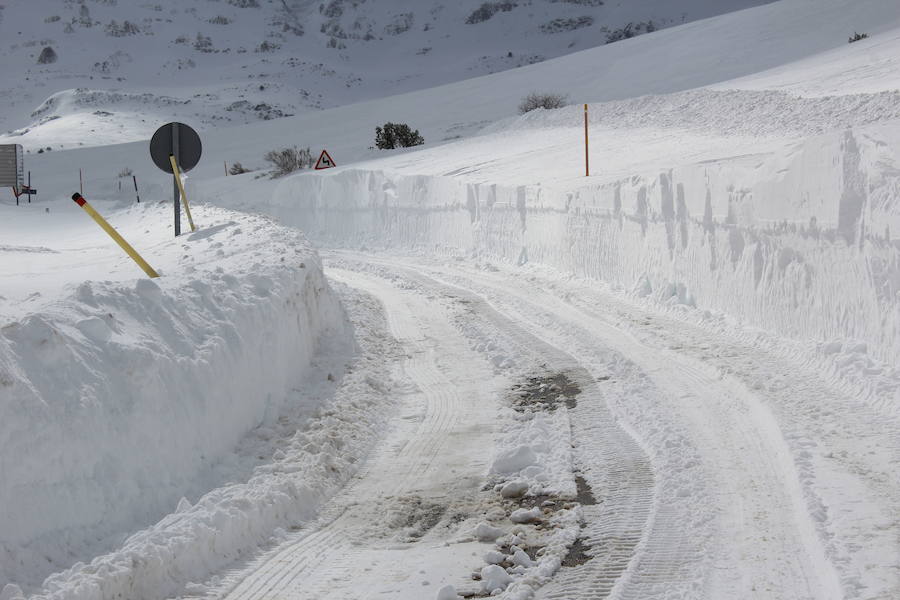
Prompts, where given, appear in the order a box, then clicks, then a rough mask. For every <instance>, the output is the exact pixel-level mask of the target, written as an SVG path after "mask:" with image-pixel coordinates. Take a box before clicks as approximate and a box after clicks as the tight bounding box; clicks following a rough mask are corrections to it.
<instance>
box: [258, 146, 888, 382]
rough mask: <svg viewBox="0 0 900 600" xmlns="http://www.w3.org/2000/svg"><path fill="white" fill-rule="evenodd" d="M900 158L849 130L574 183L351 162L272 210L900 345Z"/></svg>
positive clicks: (345, 239) (335, 234) (339, 241)
mask: <svg viewBox="0 0 900 600" xmlns="http://www.w3.org/2000/svg"><path fill="white" fill-rule="evenodd" d="M898 197H900V169H898V168H897V165H896V161H895V157H893V156H892V155H890V151H889V150H887V149H886V145H885V144H883V143H880V142H877V141H874V140H873V139H871V138H870V136H869V135H867V134H866V133H865V132H859V131H856V130H847V131H842V132H835V133H830V134H823V135H819V136H816V137H811V138H808V139H806V140H805V141H799V142H798V143H797V144H796V146H795V147H792V148H790V149H789V150H784V151H779V152H778V153H776V154H766V155H753V156H745V157H736V158H731V159H724V160H722V161H716V162H709V163H705V164H693V165H688V166H683V167H676V168H671V169H662V170H657V171H655V172H650V173H646V172H645V173H635V174H633V175H631V176H628V177H620V178H617V179H613V180H605V181H601V182H599V183H589V184H586V185H583V186H573V187H570V188H564V187H560V188H554V187H549V186H537V185H535V186H502V185H493V184H490V183H474V182H471V181H466V180H464V179H463V178H459V177H448V176H417V175H414V174H408V173H403V172H392V171H387V170H361V169H347V170H342V171H338V172H334V173H330V174H325V175H313V176H311V175H300V176H297V177H293V178H291V179H288V180H285V181H284V182H283V183H282V184H281V185H280V186H279V187H278V188H277V190H276V192H275V194H274V196H273V198H272V199H271V201H270V202H271V206H268V207H265V210H266V211H267V212H270V213H271V214H273V215H274V216H276V217H278V218H280V219H281V220H282V222H284V223H286V224H290V225H295V226H298V227H300V228H302V229H304V230H305V231H306V232H307V233H308V235H310V236H311V237H312V238H313V239H315V240H318V241H320V242H321V243H323V244H326V245H329V244H330V245H337V246H341V245H344V246H354V247H361V246H366V247H369V248H383V247H403V248H414V249H418V250H422V251H427V252H437V253H459V252H464V253H467V254H469V255H472V256H479V257H484V258H488V259H492V260H498V261H508V262H511V263H518V264H522V263H525V262H527V261H531V262H536V263H540V264H542V265H546V266H549V267H552V268H555V269H559V270H561V271H563V272H565V273H571V274H574V275H577V276H583V277H588V278H594V279H598V280H605V281H607V282H610V283H611V284H613V285H618V286H623V287H625V288H626V289H629V290H633V291H634V292H636V293H638V294H640V295H643V296H653V297H655V298H657V299H658V300H660V301H664V302H678V303H684V304H689V305H694V306H697V307H701V308H704V309H711V310H716V311H721V312H724V313H727V314H729V315H732V316H734V317H737V318H739V319H741V320H742V321H744V322H746V323H749V324H751V325H755V326H758V327H760V328H763V329H766V330H770V331H775V332H777V333H778V334H781V335H784V336H787V337H792V338H803V339H813V340H835V339H837V340H841V341H843V342H846V341H849V340H853V341H854V342H853V346H854V347H855V348H860V347H861V346H860V342H864V343H865V344H866V345H867V349H868V353H869V355H870V356H874V357H877V358H878V359H880V360H881V361H886V362H888V363H890V364H896V363H897V362H898V361H897V357H898V356H900V239H898V238H896V237H893V238H892V233H891V232H894V234H893V235H894V236H896V233H897V232H898V231H900V205H898V203H897V198H898Z"/></svg>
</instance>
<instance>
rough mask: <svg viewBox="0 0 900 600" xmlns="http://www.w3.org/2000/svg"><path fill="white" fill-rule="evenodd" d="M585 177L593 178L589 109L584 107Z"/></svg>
mask: <svg viewBox="0 0 900 600" xmlns="http://www.w3.org/2000/svg"><path fill="white" fill-rule="evenodd" d="M584 176H585V177H590V176H591V167H590V158H589V156H588V107H587V104H585V105H584Z"/></svg>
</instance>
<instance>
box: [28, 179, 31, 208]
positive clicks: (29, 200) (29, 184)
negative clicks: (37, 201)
mask: <svg viewBox="0 0 900 600" xmlns="http://www.w3.org/2000/svg"><path fill="white" fill-rule="evenodd" d="M28 191H29V192H30V191H31V171H28ZM28 204H31V194H28Z"/></svg>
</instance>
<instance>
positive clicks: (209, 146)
mask: <svg viewBox="0 0 900 600" xmlns="http://www.w3.org/2000/svg"><path fill="white" fill-rule="evenodd" d="M842 10H843V11H845V12H846V11H849V12H851V13H852V15H853V18H852V20H853V21H854V28H858V29H860V30H865V31H869V32H870V33H871V34H872V36H873V37H872V38H870V39H868V40H864V41H862V42H857V43H855V44H849V45H848V44H847V40H846V37H847V33H846V30H847V25H846V23H845V21H846V18H838V17H837V16H836V15H839V14H841V11H842ZM898 26H900V15H898V13H897V11H896V10H895V7H894V6H893V5H892V4H891V3H890V2H886V1H883V0H866V1H864V2H857V3H856V4H855V5H854V7H853V8H852V11H851V10H850V9H848V8H847V4H846V2H844V1H843V0H826V1H825V2H813V3H810V2H809V1H808V0H782V1H781V2H778V3H775V4H768V5H764V6H760V7H757V8H754V9H751V10H746V11H741V12H739V13H735V14H728V15H723V16H721V17H717V18H715V19H712V20H708V21H701V22H697V23H689V24H687V25H682V26H679V27H675V28H672V29H668V30H665V31H658V32H655V33H653V34H650V35H644V36H640V37H637V38H634V39H630V40H626V41H623V42H619V43H616V44H610V45H606V46H603V47H601V48H595V49H592V50H587V51H583V52H579V53H576V54H572V55H569V56H567V57H564V58H562V59H555V60H549V61H546V62H544V63H541V64H536V65H531V66H528V67H523V68H520V69H514V70H510V71H505V72H503V73H497V74H494V75H491V76H489V77H479V78H475V79H471V80H466V81H462V82H459V83H454V84H448V85H445V86H439V87H437V88H432V89H427V90H422V91H419V92H412V93H409V94H404V95H401V96H391V97H389V98H384V99H379V100H373V101H370V102H365V103H360V104H356V105H349V106H345V107H339V108H334V109H328V110H324V111H317V112H314V113H310V114H306V115H301V116H296V117H290V118H286V119H280V120H278V121H277V122H262V123H256V124H253V125H251V126H247V127H233V128H224V127H223V128H216V129H211V130H208V131H205V132H204V134H203V140H204V144H205V146H204V148H205V150H204V152H205V154H204V158H203V160H202V161H201V163H200V165H198V167H197V169H196V170H195V171H193V172H192V173H191V176H192V177H195V178H203V179H207V178H211V177H216V176H218V175H220V174H224V173H223V168H224V167H223V162H225V161H227V163H228V164H232V163H234V162H235V161H239V162H241V163H242V164H244V165H245V166H248V167H255V168H260V167H264V166H265V163H264V161H263V160H262V156H263V155H264V154H265V153H266V152H268V151H269V150H272V149H274V148H278V147H284V146H291V145H299V146H301V147H305V146H310V147H311V148H312V149H313V151H314V152H316V151H318V150H319V149H321V148H327V149H328V150H329V152H330V153H331V154H332V156H333V157H334V158H335V160H336V161H337V163H338V164H339V165H346V164H348V163H350V162H355V161H358V160H361V159H367V158H373V157H377V156H384V155H385V154H389V153H385V152H384V151H377V150H372V149H371V146H372V145H373V140H374V128H375V127H376V126H377V125H382V124H383V123H384V122H386V121H394V122H398V121H399V122H406V123H409V124H410V125H411V126H413V127H414V128H418V129H420V130H421V132H422V134H423V136H424V137H425V141H426V146H430V145H434V144H435V143H438V142H442V141H447V140H452V139H455V138H459V137H467V136H471V135H473V134H475V133H477V132H478V131H479V130H480V129H481V128H483V127H485V126H486V125H488V124H489V123H491V122H493V121H496V120H498V119H503V118H506V117H510V116H511V115H514V114H515V113H516V107H517V105H518V103H519V102H520V100H521V99H522V97H524V96H525V95H526V94H527V93H529V92H530V91H532V90H534V89H541V90H550V91H558V92H560V93H566V94H568V96H569V98H570V100H571V101H572V102H575V103H577V102H579V101H588V102H599V101H604V100H613V99H623V98H630V97H632V96H640V95H644V94H664V93H669V92H673V91H679V90H684V89H690V88H694V87H703V86H711V85H715V84H720V83H722V82H724V81H729V80H732V79H736V78H739V77H742V76H750V75H751V74H753V73H758V72H760V71H764V70H767V69H770V68H774V67H777V66H778V65H782V64H784V63H785V62H788V63H790V62H793V61H798V60H802V59H804V58H805V57H809V56H816V55H818V54H819V53H821V52H824V51H832V52H834V53H836V56H840V57H842V58H841V59H840V62H838V63H835V64H841V65H844V66H845V67H846V68H847V69H849V70H848V71H847V72H846V73H844V74H838V76H836V77H830V75H829V73H827V72H823V74H822V75H823V79H822V80H821V81H822V85H828V86H830V87H831V89H832V90H833V91H834V93H836V94H839V95H841V94H852V93H855V92H857V91H858V90H857V89H856V87H855V86H847V85H844V82H845V81H846V76H847V75H851V76H853V77H856V78H857V79H859V80H864V81H865V82H866V83H865V85H866V88H865V89H866V90H867V91H871V92H878V91H886V90H890V89H892V87H894V86H892V80H891V79H890V78H887V79H884V78H882V77H881V76H880V74H881V73H883V72H888V73H891V72H895V70H892V68H891V65H892V64H895V63H894V62H892V61H893V58H892V57H893V56H896V54H895V53H893V50H895V49H896V50H900V40H898V39H897V33H896V31H894V30H892V29H891V28H892V27H894V28H896V27H898ZM698 40H701V41H700V42H698ZM760 40H764V41H765V43H760ZM873 45H878V47H883V48H884V55H885V57H886V58H885V60H886V61H887V62H886V63H885V64H884V66H883V68H882V69H881V70H880V71H879V72H878V73H876V74H874V75H877V76H872V75H873V74H872V72H871V70H870V67H869V63H868V61H869V60H870V49H871V48H872V47H873ZM810 60H815V59H810ZM598 65H600V66H601V68H598ZM842 68H843V67H842ZM806 72H807V71H802V72H801V73H806ZM867 74H868V75H867ZM798 77H801V78H802V77H803V75H798ZM773 97H774V96H773ZM663 101H664V100H663ZM785 101H790V102H793V101H791V100H790V99H786V100H785ZM634 102H635V103H638V104H639V103H640V101H634ZM623 106H627V105H623ZM722 114H723V115H725V116H728V113H725V112H723V113H722ZM177 116H178V115H177V113H175V114H174V115H172V116H171V117H166V118H162V119H159V120H155V121H152V122H150V120H148V123H147V124H146V125H149V130H152V129H155V127H157V126H158V125H160V124H162V123H163V122H166V121H168V120H169V118H174V117H177ZM80 119H81V117H79V120H80ZM94 119H99V117H94ZM186 122H187V123H189V124H192V125H194V126H195V127H197V128H198V129H202V123H201V122H199V121H196V120H194V119H186ZM576 124H577V123H576ZM143 126H144V125H143V124H140V125H136V124H134V123H130V124H129V125H128V127H143ZM791 126H792V127H793V126H794V125H791ZM798 126H799V125H798ZM141 131H142V132H143V131H146V130H143V129H142V130H141ZM42 132H45V133H46V135H45V133H42ZM95 133H96V136H95V137H91V136H94V135H95ZM135 135H137V134H135ZM143 135H147V134H146V133H143ZM54 139H68V140H73V141H74V140H78V139H93V140H94V141H95V142H97V143H106V142H105V141H103V140H108V138H107V136H106V132H105V130H97V132H94V133H92V132H91V131H90V130H85V128H84V127H82V126H81V125H79V124H78V122H77V121H67V120H63V119H60V120H56V121H52V122H50V123H49V124H48V125H46V126H45V127H44V128H41V129H39V130H36V131H35V132H33V133H29V134H27V135H26V136H25V137H24V138H19V139H18V140H12V141H21V142H23V143H25V145H26V147H27V148H30V149H31V150H33V149H34V147H35V146H39V147H43V146H45V145H47V144H49V143H52V141H53V140H54ZM6 141H10V140H9V138H8V139H7V140H6ZM90 143H94V142H90ZM27 163H28V168H30V169H31V170H32V171H33V173H34V176H35V181H37V182H41V183H42V185H43V186H44V188H43V189H44V190H46V194H47V195H45V196H43V198H53V197H56V196H57V195H58V196H59V197H64V198H68V196H69V195H71V192H72V189H73V188H72V186H73V185H77V183H78V179H77V177H78V171H77V170H78V168H79V167H82V168H84V169H85V173H86V176H87V177H88V178H90V179H107V180H109V181H114V179H115V176H116V174H117V173H118V172H119V171H120V170H121V169H122V168H124V167H129V168H131V169H133V170H134V172H135V173H136V174H137V176H138V180H139V181H141V182H142V185H149V184H151V183H153V182H163V181H165V178H164V177H163V175H162V173H160V172H159V171H158V170H157V169H156V168H155V167H154V166H152V164H151V163H150V161H149V160H148V156H147V145H146V142H136V143H133V144H129V145H123V146H117V147H115V148H97V149H87V150H85V151H83V152H78V153H77V154H67V153H63V154H58V153H53V152H51V153H45V154H41V155H35V154H34V153H33V152H32V154H31V156H29V158H28V160H27ZM229 181H230V180H229ZM229 181H225V182H223V184H229ZM57 183H60V184H61V185H57ZM257 183H258V184H259V185H264V184H262V183H260V182H257ZM87 189H90V188H87ZM159 189H160V190H161V191H162V192H163V193H165V194H168V193H169V192H168V186H162V187H161V188H159ZM94 190H96V187H95V188H94Z"/></svg>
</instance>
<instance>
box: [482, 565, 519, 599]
mask: <svg viewBox="0 0 900 600" xmlns="http://www.w3.org/2000/svg"><path fill="white" fill-rule="evenodd" d="M512 581H513V578H512V577H510V576H509V573H507V572H506V570H505V569H504V568H503V567H499V566H497V565H488V566H487V567H484V568H483V569H481V589H482V591H484V592H486V593H488V594H490V593H493V592H495V591H496V590H500V591H503V590H505V589H506V586H508V585H509V584H510V583H512Z"/></svg>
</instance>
